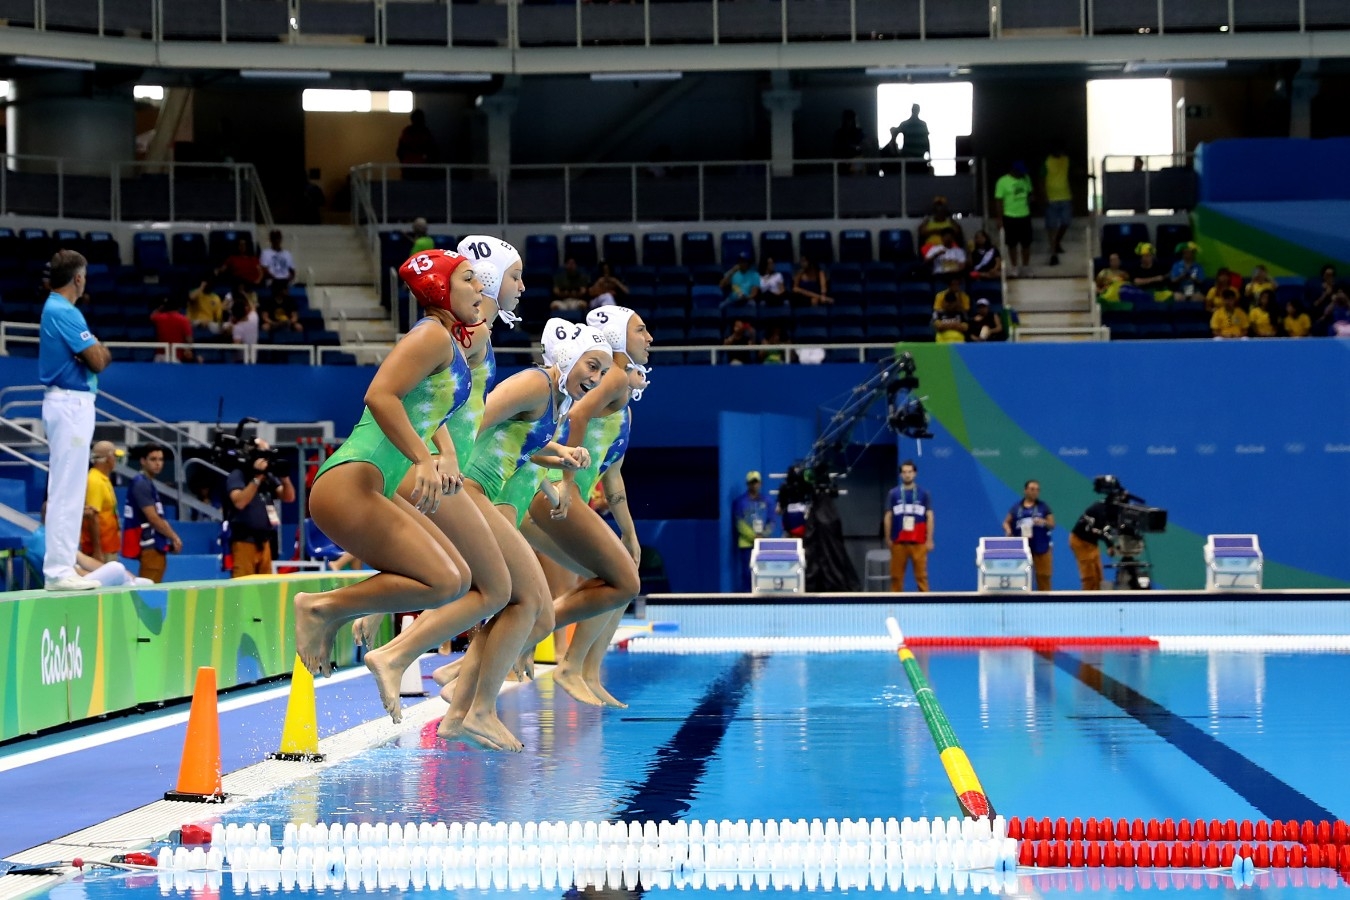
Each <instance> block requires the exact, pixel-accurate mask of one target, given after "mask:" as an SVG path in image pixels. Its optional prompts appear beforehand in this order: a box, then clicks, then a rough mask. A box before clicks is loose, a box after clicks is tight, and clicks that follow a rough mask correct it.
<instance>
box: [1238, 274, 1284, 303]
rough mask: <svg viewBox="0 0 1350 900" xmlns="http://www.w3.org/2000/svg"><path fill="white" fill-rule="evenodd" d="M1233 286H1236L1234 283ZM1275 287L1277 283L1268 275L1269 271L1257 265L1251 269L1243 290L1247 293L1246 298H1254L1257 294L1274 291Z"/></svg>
mask: <svg viewBox="0 0 1350 900" xmlns="http://www.w3.org/2000/svg"><path fill="white" fill-rule="evenodd" d="M1234 287H1236V285H1234ZM1276 287H1278V285H1276V284H1275V279H1274V278H1271V277H1270V273H1269V272H1267V271H1266V267H1265V266H1257V267H1256V268H1255V269H1252V277H1251V279H1249V280H1248V282H1247V287H1246V288H1245V289H1244V291H1245V293H1246V295H1247V299H1248V300H1252V299H1255V298H1256V296H1257V295H1258V294H1264V293H1266V292H1267V291H1274V290H1275V288H1276Z"/></svg>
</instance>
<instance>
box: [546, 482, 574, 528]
mask: <svg viewBox="0 0 1350 900" xmlns="http://www.w3.org/2000/svg"><path fill="white" fill-rule="evenodd" d="M571 506H572V492H571V491H570V490H568V489H567V488H566V487H565V486H564V487H563V488H562V489H561V490H559V491H558V502H557V503H556V504H554V507H553V511H552V512H550V513H549V516H550V517H551V518H553V519H554V520H555V521H556V520H559V519H565V518H567V511H568V510H569V509H570V508H571Z"/></svg>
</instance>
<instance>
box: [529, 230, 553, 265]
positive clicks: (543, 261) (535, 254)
mask: <svg viewBox="0 0 1350 900" xmlns="http://www.w3.org/2000/svg"><path fill="white" fill-rule="evenodd" d="M558 264H559V260H558V238H557V236H556V235H552V234H531V235H527V236H526V237H525V265H526V266H528V267H529V268H531V269H548V270H550V271H553V270H555V269H557V268H558Z"/></svg>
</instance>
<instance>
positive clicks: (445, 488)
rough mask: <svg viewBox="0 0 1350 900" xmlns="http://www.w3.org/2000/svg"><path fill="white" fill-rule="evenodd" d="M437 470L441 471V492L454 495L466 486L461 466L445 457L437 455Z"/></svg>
mask: <svg viewBox="0 0 1350 900" xmlns="http://www.w3.org/2000/svg"><path fill="white" fill-rule="evenodd" d="M436 471H437V472H438V473H440V476H441V493H442V494H444V495H445V496H447V497H453V496H454V495H455V494H458V493H459V492H460V489H461V488H463V487H464V475H463V474H462V473H461V472H460V471H459V466H458V465H456V464H453V463H451V462H450V461H449V460H448V459H446V458H445V457H443V456H438V457H436Z"/></svg>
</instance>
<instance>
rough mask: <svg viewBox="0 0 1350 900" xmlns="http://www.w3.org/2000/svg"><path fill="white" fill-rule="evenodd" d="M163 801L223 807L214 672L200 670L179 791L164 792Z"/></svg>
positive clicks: (179, 777)
mask: <svg viewBox="0 0 1350 900" xmlns="http://www.w3.org/2000/svg"><path fill="white" fill-rule="evenodd" d="M164 799H165V800H188V801H191V802H193V803H224V802H225V791H224V790H223V789H222V788H221V784H220V714H219V712H218V711H217V710H216V670H215V669H213V668H211V667H210V666H202V667H201V668H200V669H198V670H197V684H196V686H195V687H194V688H193V690H192V710H191V711H190V712H189V713H188V726H187V740H185V741H184V742H183V761H182V763H180V764H179V767H178V787H177V789H175V790H172V791H165V792H164Z"/></svg>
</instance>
